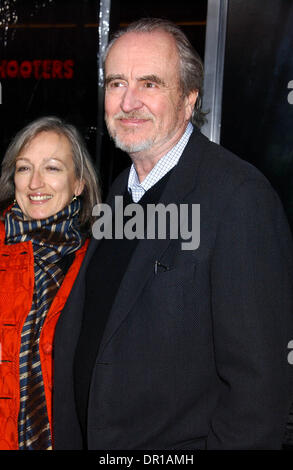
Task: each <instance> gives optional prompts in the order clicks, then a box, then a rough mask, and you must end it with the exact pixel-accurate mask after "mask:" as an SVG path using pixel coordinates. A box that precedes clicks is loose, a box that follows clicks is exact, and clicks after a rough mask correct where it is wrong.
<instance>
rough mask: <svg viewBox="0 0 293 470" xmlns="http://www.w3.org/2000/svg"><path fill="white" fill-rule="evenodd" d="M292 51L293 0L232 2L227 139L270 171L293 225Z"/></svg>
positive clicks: (224, 133) (229, 145)
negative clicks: (290, 94)
mask: <svg viewBox="0 0 293 470" xmlns="http://www.w3.org/2000/svg"><path fill="white" fill-rule="evenodd" d="M292 52H293V2H292V0H282V1H275V0H266V1H265V2H251V1H249V0H232V1H230V2H229V10H228V25H227V37H226V55H225V72H224V89H223V108H222V132H221V143H222V145H224V146H225V147H227V148H229V149H230V150H232V151H233V152H235V153H236V154H238V155H239V156H241V157H242V158H244V159H246V160H248V161H249V162H251V163H252V164H253V165H255V166H257V167H258V168H259V169H260V170H261V171H262V172H263V173H264V174H265V175H266V176H267V178H268V179H269V180H270V181H271V183H272V185H273V186H274V187H275V189H276V190H277V191H278V193H279V195H280V197H281V199H282V201H283V205H284V207H285V209H286V212H287V215H288V218H289V220H290V224H291V227H292V228H293V105H292V104H293V99H291V104H289V101H290V98H289V97H288V95H289V93H290V89H289V88H288V83H289V82H290V81H291V80H293V54H292ZM291 88H293V86H291ZM292 98H293V97H292Z"/></svg>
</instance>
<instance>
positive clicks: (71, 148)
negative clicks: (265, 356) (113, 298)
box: [0, 117, 99, 450]
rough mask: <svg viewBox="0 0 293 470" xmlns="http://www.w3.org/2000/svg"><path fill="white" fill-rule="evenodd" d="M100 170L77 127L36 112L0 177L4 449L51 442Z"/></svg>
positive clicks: (0, 423) (0, 419) (0, 436)
mask: <svg viewBox="0 0 293 470" xmlns="http://www.w3.org/2000/svg"><path fill="white" fill-rule="evenodd" d="M98 201H99V190H98V184H97V180H96V176H95V171H94V169H93V166H92V164H91V161H90V157H89V155H88V153H87V150H86V148H85V146H84V143H83V141H82V139H81V137H80V135H79V134H78V132H77V131H76V129H75V128H74V127H73V126H71V125H68V124H65V123H63V122H62V121H61V120H60V119H58V118H55V117H44V118H40V119H37V120H36V121H34V122H33V123H31V124H29V125H28V126H27V127H25V128H24V129H23V130H21V131H20V132H19V133H18V134H17V135H16V137H15V138H14V139H13V140H12V142H11V144H10V145H9V147H8V150H7V152H6V154H5V157H4V159H3V163H2V176H1V179H0V205H1V206H2V209H1V214H2V215H1V220H0V343H1V344H0V346H1V350H0V355H1V357H0V360H1V363H0V449H28V450H34V449H52V447H53V442H52V441H53V439H52V407H51V403H52V344H53V337H54V331H55V327H56V323H57V321H58V317H59V315H60V313H61V311H62V308H63V306H64V304H65V302H66V299H67V297H68V295H69V292H70V289H71V287H72V285H73V283H74V280H75V278H76V276H77V274H78V271H79V268H80V266H81V263H82V260H83V257H84V255H85V252H86V248H87V244H88V240H87V237H88V234H89V228H90V225H91V212H92V207H93V206H94V205H95V204H96V203H97V202H98Z"/></svg>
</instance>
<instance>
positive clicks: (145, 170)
mask: <svg viewBox="0 0 293 470" xmlns="http://www.w3.org/2000/svg"><path fill="white" fill-rule="evenodd" d="M187 125H188V122H186V124H185V126H184V127H183V128H182V129H181V130H180V132H178V133H177V134H175V135H174V136H169V138H166V141H165V143H164V144H163V145H162V144H160V147H159V149H158V148H156V145H155V144H154V145H153V146H152V147H151V148H149V149H148V150H143V151H141V152H134V153H130V154H129V156H130V158H131V160H132V162H133V164H134V166H135V169H136V172H137V176H138V178H139V181H140V183H141V182H142V181H143V180H144V179H145V178H146V177H147V175H148V174H149V173H150V171H151V170H152V169H153V168H154V166H155V165H156V164H157V163H158V161H159V160H160V159H161V158H162V157H164V155H166V154H167V153H168V152H170V150H171V149H172V148H173V147H175V145H176V144H177V143H178V142H179V140H180V139H181V137H182V136H183V134H184V132H185V131H186V127H187Z"/></svg>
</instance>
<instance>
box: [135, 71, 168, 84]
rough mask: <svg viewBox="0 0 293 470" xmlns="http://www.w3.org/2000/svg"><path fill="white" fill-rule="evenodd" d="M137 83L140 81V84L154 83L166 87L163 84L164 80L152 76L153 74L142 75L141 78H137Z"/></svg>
mask: <svg viewBox="0 0 293 470" xmlns="http://www.w3.org/2000/svg"><path fill="white" fill-rule="evenodd" d="M138 81H140V82H154V83H156V84H157V85H162V86H166V83H165V82H164V80H163V79H162V78H160V77H158V75H154V74H151V75H143V76H142V77H139V78H138Z"/></svg>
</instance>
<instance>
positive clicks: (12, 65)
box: [6, 60, 18, 78]
mask: <svg viewBox="0 0 293 470" xmlns="http://www.w3.org/2000/svg"><path fill="white" fill-rule="evenodd" d="M6 71H7V76H8V77H10V78H15V77H17V75H18V63H17V61H16V60H10V61H9V62H8V63H7V69H6Z"/></svg>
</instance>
